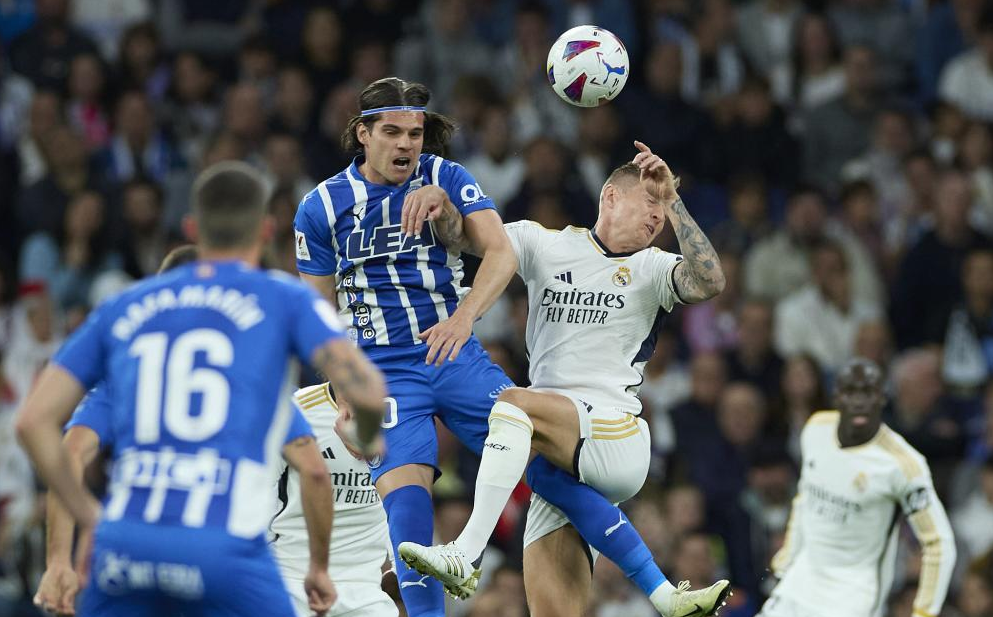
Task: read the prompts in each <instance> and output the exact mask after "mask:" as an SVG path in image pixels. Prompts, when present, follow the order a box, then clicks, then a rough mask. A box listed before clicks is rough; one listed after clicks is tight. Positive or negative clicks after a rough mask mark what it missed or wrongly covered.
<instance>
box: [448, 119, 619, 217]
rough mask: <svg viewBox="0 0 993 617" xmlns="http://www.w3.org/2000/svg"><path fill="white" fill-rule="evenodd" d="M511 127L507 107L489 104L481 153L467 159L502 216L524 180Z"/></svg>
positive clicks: (481, 124) (481, 128) (482, 128)
mask: <svg viewBox="0 0 993 617" xmlns="http://www.w3.org/2000/svg"><path fill="white" fill-rule="evenodd" d="M511 128H512V127H511V123H510V113H509V110H508V109H507V108H506V107H504V106H503V105H499V104H494V105H490V106H488V107H487V108H486V109H484V110H483V111H482V113H481V114H480V117H479V130H478V133H479V146H480V148H479V152H477V153H476V154H474V155H473V156H471V157H469V159H468V160H466V162H465V167H466V169H468V170H469V171H470V172H471V173H472V175H473V176H475V177H476V179H477V180H479V186H485V187H487V188H486V191H487V194H488V195H489V196H490V198H491V199H492V200H493V203H494V204H496V207H497V211H498V212H499V213H500V214H501V216H502V215H503V214H504V212H505V210H506V208H507V203H508V202H509V201H510V199H511V198H512V197H513V196H514V195H516V194H517V191H518V190H519V189H520V187H521V183H522V182H523V181H524V162H523V161H522V160H521V159H520V157H518V156H514V152H513V150H512V148H513V146H514V143H513V142H512V141H511V140H512V138H513V132H512V130H511ZM601 177H605V176H601Z"/></svg>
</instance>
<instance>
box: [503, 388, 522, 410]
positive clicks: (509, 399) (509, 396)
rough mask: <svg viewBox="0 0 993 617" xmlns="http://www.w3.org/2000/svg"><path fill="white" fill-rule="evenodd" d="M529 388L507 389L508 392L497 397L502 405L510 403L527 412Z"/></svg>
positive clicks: (505, 391)
mask: <svg viewBox="0 0 993 617" xmlns="http://www.w3.org/2000/svg"><path fill="white" fill-rule="evenodd" d="M527 397H528V391H527V388H507V389H506V390H504V391H502V392H500V395H499V396H498V397H497V401H499V402H501V403H510V404H511V405H513V406H514V407H519V408H521V409H522V410H524V411H525V413H526V412H527V410H526V409H525V408H526V407H527Z"/></svg>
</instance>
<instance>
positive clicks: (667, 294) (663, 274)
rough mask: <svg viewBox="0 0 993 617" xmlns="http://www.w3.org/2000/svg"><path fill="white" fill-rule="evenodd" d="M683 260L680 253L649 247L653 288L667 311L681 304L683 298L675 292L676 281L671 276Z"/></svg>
mask: <svg viewBox="0 0 993 617" xmlns="http://www.w3.org/2000/svg"><path fill="white" fill-rule="evenodd" d="M682 261H683V256H682V255H676V254H675V253H667V252H665V251H662V250H660V249H657V248H652V249H651V263H652V266H653V268H654V272H653V277H654V281H655V288H656V289H657V290H658V294H659V304H661V305H662V308H664V309H665V310H666V312H669V311H671V310H672V307H673V306H675V305H676V304H677V303H678V304H683V300H682V299H681V298H680V297H679V293H678V292H676V281H675V280H674V279H673V276H674V275H675V273H676V266H678V265H679V263H680V262H682Z"/></svg>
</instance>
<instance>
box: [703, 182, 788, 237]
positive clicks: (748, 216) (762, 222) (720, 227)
mask: <svg viewBox="0 0 993 617" xmlns="http://www.w3.org/2000/svg"><path fill="white" fill-rule="evenodd" d="M767 200H768V192H767V191H766V184H765V181H764V180H763V179H762V177H761V176H758V175H755V174H742V175H738V176H736V177H735V178H733V179H731V180H730V182H729V197H728V205H729V206H730V210H731V218H728V219H726V220H724V221H721V222H720V223H718V224H717V225H716V226H715V227H714V231H713V232H712V233H711V236H712V238H713V242H714V247H715V248H716V249H717V250H718V251H720V252H722V253H734V254H735V255H738V256H739V257H740V256H743V255H744V254H745V253H746V252H747V251H748V249H750V248H751V247H752V245H753V244H755V243H756V242H757V241H759V240H761V239H762V238H764V237H765V236H767V235H768V234H770V233H772V229H773V228H772V225H771V223H770V222H769V218H768V217H769V213H768V204H767Z"/></svg>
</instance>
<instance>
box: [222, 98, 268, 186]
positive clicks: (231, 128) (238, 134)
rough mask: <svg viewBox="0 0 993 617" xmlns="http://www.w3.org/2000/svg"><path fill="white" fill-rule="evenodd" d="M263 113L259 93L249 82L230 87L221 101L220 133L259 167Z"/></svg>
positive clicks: (264, 132) (263, 126) (264, 116)
mask: <svg viewBox="0 0 993 617" xmlns="http://www.w3.org/2000/svg"><path fill="white" fill-rule="evenodd" d="M265 120H266V114H265V109H264V108H263V107H262V91H261V90H260V89H259V88H258V86H255V85H253V84H250V83H244V82H242V83H238V84H235V85H233V86H231V87H230V88H229V89H228V91H227V93H226V95H225V100H224V113H223V119H222V121H221V124H222V126H223V130H224V131H226V132H228V133H230V134H231V136H232V137H234V138H235V139H237V140H238V141H240V142H241V147H242V148H244V150H245V156H244V158H245V160H246V161H247V162H248V163H251V164H253V165H255V166H256V167H261V165H262V160H263V154H262V149H263V147H264V142H265V136H266V122H265Z"/></svg>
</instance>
